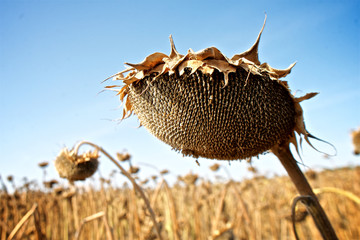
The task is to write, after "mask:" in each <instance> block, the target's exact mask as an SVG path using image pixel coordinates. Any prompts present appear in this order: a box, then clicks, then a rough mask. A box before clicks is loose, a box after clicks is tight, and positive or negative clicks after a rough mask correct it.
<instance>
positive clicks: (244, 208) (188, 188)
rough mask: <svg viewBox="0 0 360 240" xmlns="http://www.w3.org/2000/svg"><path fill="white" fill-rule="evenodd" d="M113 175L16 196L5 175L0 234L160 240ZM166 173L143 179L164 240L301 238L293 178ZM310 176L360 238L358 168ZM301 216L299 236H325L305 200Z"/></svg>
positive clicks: (32, 188) (340, 229)
mask: <svg viewBox="0 0 360 240" xmlns="http://www.w3.org/2000/svg"><path fill="white" fill-rule="evenodd" d="M133 170H134V169H133ZM135 170H136V169H135ZM213 170H215V171H216V167H214V169H213ZM133 172H136V171H133ZM114 174H117V173H115V172H114ZM114 174H113V175H110V176H109V178H107V179H104V178H102V179H100V180H99V184H98V185H99V187H94V186H87V187H76V186H70V187H60V186H57V184H56V183H55V181H54V182H53V184H54V186H50V185H52V183H51V181H50V182H46V186H44V187H37V185H36V184H34V183H33V182H28V183H25V185H23V186H16V187H15V188H16V191H15V192H14V193H11V194H10V193H7V191H6V186H7V188H8V189H9V190H10V189H11V182H12V179H11V177H8V179H4V177H3V178H2V190H1V193H0V194H1V195H0V196H1V200H0V239H1V240H5V239H64V240H67V239H157V238H156V234H155V230H154V227H153V222H152V221H151V218H150V214H149V211H148V210H147V208H146V205H145V202H144V200H143V199H142V198H141V197H140V196H139V194H138V192H136V191H135V190H134V189H133V188H132V186H131V185H130V184H127V183H125V181H124V182H123V183H124V184H123V185H122V186H121V187H119V182H118V181H119V180H118V179H119V178H117V179H116V180H115V178H114ZM137 174H140V173H133V176H136V175H137ZM166 176H167V175H166V171H164V172H161V173H159V175H158V176H153V177H152V178H150V179H149V180H148V181H149V182H148V183H145V182H143V183H142V188H143V190H144V192H145V195H146V196H147V198H148V199H149V202H150V205H151V207H152V209H153V210H154V213H155V216H156V220H157V222H158V225H159V229H160V232H161V237H162V239H201V240H202V239H217V240H220V239H223V240H225V239H226V240H230V239H256V240H257V239H295V236H294V233H293V223H292V217H291V209H292V202H293V199H294V198H295V197H296V196H297V193H296V190H295V187H294V186H293V183H292V182H291V181H290V179H289V178H288V177H274V178H270V179H269V178H265V177H263V176H256V177H254V178H252V179H248V180H244V181H241V182H235V181H231V180H230V181H228V182H225V183H224V182H210V181H207V180H204V179H202V178H201V177H198V176H197V175H193V174H188V175H186V176H180V177H179V178H178V181H177V182H176V183H175V184H173V185H171V186H169V184H168V183H167V181H166ZM306 176H307V177H308V179H309V181H310V184H311V185H312V187H313V188H314V189H315V192H317V193H318V196H319V199H320V202H321V204H322V206H323V207H324V209H325V211H326V213H327V215H328V217H329V218H330V221H331V223H332V224H333V226H334V228H335V231H336V233H337V235H338V237H339V238H340V239H360V228H359V226H360V202H357V201H359V198H358V197H359V196H360V167H354V168H342V169H335V170H324V171H322V172H314V171H308V172H306ZM121 179H122V178H121ZM115 181H117V182H116V183H115ZM150 182H153V183H154V184H150ZM120 184H122V183H120ZM139 184H140V182H139ZM148 185H154V186H155V187H148ZM295 219H296V230H297V233H298V235H299V237H300V239H321V235H320V234H319V233H318V230H317V228H316V226H315V224H314V222H313V220H312V218H311V216H307V214H306V211H305V208H304V207H303V206H302V204H301V203H300V202H299V203H298V204H297V207H296V214H295Z"/></svg>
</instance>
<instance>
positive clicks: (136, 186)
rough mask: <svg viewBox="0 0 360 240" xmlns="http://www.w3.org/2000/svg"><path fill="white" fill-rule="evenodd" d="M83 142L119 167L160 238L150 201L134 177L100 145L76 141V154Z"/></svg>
mask: <svg viewBox="0 0 360 240" xmlns="http://www.w3.org/2000/svg"><path fill="white" fill-rule="evenodd" d="M85 144H87V145H90V146H92V147H94V148H96V149H97V150H98V151H100V152H102V153H103V154H104V155H105V156H106V157H107V158H108V159H110V160H111V161H112V162H113V163H114V164H115V165H116V166H117V167H118V168H119V169H120V171H121V173H122V174H124V175H125V176H126V177H127V178H128V179H129V180H130V182H131V183H132V185H133V187H134V188H135V189H136V191H137V192H138V193H139V194H140V196H141V198H142V199H143V200H144V202H145V204H146V207H147V209H148V211H149V212H150V218H151V220H152V222H153V224H154V228H155V231H156V235H157V237H158V239H160V240H161V239H162V237H161V234H160V229H159V225H158V224H157V222H156V218H155V213H154V211H153V209H152V208H151V206H150V202H149V200H148V199H147V197H146V196H145V193H144V191H143V190H142V189H141V187H140V186H139V185H138V184H137V183H136V181H135V179H134V178H133V177H132V176H131V175H130V174H129V173H128V172H127V171H126V170H125V169H124V168H123V167H122V166H121V165H120V164H119V163H118V162H117V161H116V160H115V159H114V158H113V157H112V156H111V155H110V154H109V153H107V152H106V151H105V150H104V149H103V148H101V147H100V146H98V145H96V144H94V143H91V142H87V141H82V142H80V143H78V144H77V145H76V146H75V148H74V152H75V154H76V156H77V155H78V151H79V148H80V147H81V146H82V145H85Z"/></svg>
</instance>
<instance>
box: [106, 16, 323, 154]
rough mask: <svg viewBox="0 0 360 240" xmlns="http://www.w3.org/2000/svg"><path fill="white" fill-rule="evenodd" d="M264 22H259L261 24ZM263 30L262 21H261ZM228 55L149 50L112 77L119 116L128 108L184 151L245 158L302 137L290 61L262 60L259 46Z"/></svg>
mask: <svg viewBox="0 0 360 240" xmlns="http://www.w3.org/2000/svg"><path fill="white" fill-rule="evenodd" d="M264 25H265V22H264ZM263 28H264V26H263ZM263 28H262V29H261V31H260V33H259V35H258V38H257V40H256V42H255V44H254V45H253V46H252V47H251V48H250V49H249V50H247V51H245V52H243V53H241V54H236V55H234V56H233V57H232V58H228V57H226V56H225V55H224V54H222V53H221V52H220V51H219V50H218V49H217V48H215V47H210V48H206V49H204V50H201V51H199V52H194V51H192V50H191V49H190V50H189V51H188V52H187V54H185V55H182V54H180V53H178V52H177V50H176V48H175V45H174V42H173V39H172V37H171V36H170V43H171V53H170V55H166V54H163V53H159V52H157V53H153V54H151V55H149V56H148V57H146V58H145V59H144V61H142V62H141V63H139V64H130V63H126V64H127V65H129V66H130V68H128V69H126V70H124V71H122V72H120V73H118V74H116V75H115V77H114V80H120V81H122V83H123V85H122V86H121V85H119V86H118V85H112V86H107V88H116V87H120V88H118V89H117V91H118V95H119V96H120V100H121V101H123V102H124V110H123V118H126V117H129V116H130V115H131V114H132V113H133V112H134V113H135V114H136V115H137V116H138V118H139V120H140V123H141V125H143V126H144V127H145V128H147V129H148V130H149V131H150V132H151V133H152V134H153V135H155V136H156V137H157V138H159V139H160V140H162V141H164V142H165V143H167V144H169V145H170V146H172V147H173V148H174V149H175V150H178V151H180V152H181V153H183V154H184V155H190V156H194V157H205V158H210V159H223V160H234V159H246V158H249V157H252V156H257V155H258V154H260V153H263V152H265V151H267V150H270V149H271V148H272V147H273V146H275V145H276V144H279V143H280V142H283V141H290V142H292V143H294V144H295V145H296V146H297V144H296V139H295V132H297V133H298V134H303V135H304V136H305V139H306V140H307V137H308V133H307V131H306V130H305V126H304V122H303V114H302V109H301V106H300V104H299V103H300V102H301V101H303V100H305V99H308V98H311V97H313V96H315V95H316V93H311V94H307V95H305V96H304V97H300V98H296V97H294V96H293V95H292V94H291V92H290V89H289V87H288V84H287V82H286V81H282V80H280V79H281V78H283V77H285V76H286V75H287V74H289V73H290V71H291V69H292V68H293V66H294V65H295V64H292V65H290V66H289V67H288V68H287V69H284V70H279V69H275V68H272V67H270V65H269V64H267V63H260V61H259V59H258V46H259V41H260V37H261V34H262V31H263Z"/></svg>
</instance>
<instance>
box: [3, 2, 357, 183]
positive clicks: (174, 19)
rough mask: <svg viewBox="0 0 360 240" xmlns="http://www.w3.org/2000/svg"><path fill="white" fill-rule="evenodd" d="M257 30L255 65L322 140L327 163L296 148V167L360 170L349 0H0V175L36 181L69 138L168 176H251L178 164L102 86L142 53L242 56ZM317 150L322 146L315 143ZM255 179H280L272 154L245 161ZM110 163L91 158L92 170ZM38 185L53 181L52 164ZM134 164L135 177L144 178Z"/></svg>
mask: <svg viewBox="0 0 360 240" xmlns="http://www.w3.org/2000/svg"><path fill="white" fill-rule="evenodd" d="M265 12H266V14H267V17H268V18H267V24H266V27H265V30H264V32H263V36H262V39H261V42H260V47H259V57H260V61H262V62H268V63H269V64H270V65H271V66H272V67H275V68H286V67H288V66H289V65H290V64H291V63H293V62H295V61H297V65H296V66H295V68H294V69H293V71H292V73H291V74H290V75H289V76H287V77H286V80H287V81H288V82H289V85H290V87H291V89H292V90H293V91H297V94H298V95H301V94H305V93H307V92H313V91H316V92H320V94H319V95H318V96H316V97H315V98H313V99H311V100H308V101H306V102H303V104H302V106H303V109H304V115H305V121H306V124H307V128H308V130H309V131H310V132H311V133H312V134H314V135H315V136H317V137H319V138H321V139H324V140H326V141H329V142H331V143H332V144H334V145H335V146H336V148H337V156H335V157H332V158H329V159H326V158H324V157H323V155H322V154H321V153H318V152H316V151H315V150H313V149H311V148H309V147H308V146H306V144H304V147H303V155H302V159H303V162H304V164H305V165H307V166H309V167H311V168H314V169H320V168H323V167H326V168H333V167H339V166H348V165H359V162H360V158H359V157H355V156H353V155H352V146H351V140H350V137H349V133H350V131H351V129H354V128H357V127H358V126H359V125H360V111H359V110H360V106H359V105H360V72H359V71H360V70H359V69H360V36H359V33H360V23H359V14H358V13H359V12H360V4H359V1H357V0H355V1H272V2H271V3H270V1H65V0H62V1H60V0H58V1H57V0H53V1H34V0H27V1H14V0H12V1H4V0H0V89H1V93H0V113H1V114H0V116H1V118H0V121H1V124H0V151H1V160H0V161H1V162H0V163H1V164H0V165H1V167H0V174H1V175H2V176H3V177H6V176H8V175H10V174H12V175H14V176H15V177H16V179H18V180H19V179H20V178H22V177H24V176H26V177H27V178H28V179H33V178H36V179H41V174H42V172H41V170H40V169H39V168H38V166H37V163H39V162H42V161H49V162H50V163H52V161H53V160H54V159H55V157H56V156H57V154H58V152H59V151H60V150H61V148H63V147H64V146H68V147H72V146H73V145H74V144H75V143H76V142H78V141H80V140H88V141H91V142H94V143H96V144H98V145H100V146H102V147H103V148H105V149H106V150H107V151H108V152H110V153H111V154H113V155H115V153H116V152H119V151H123V150H124V149H126V150H128V151H129V152H130V153H131V154H132V156H133V159H132V160H133V163H134V164H141V163H147V164H152V165H154V166H156V167H157V168H159V169H160V170H162V169H168V170H170V172H172V173H173V176H174V175H178V174H186V173H188V172H189V171H192V172H193V173H198V174H200V175H201V176H204V177H211V176H213V173H211V172H210V170H209V169H208V166H210V165H211V164H213V163H215V162H218V163H221V164H222V165H224V166H225V167H227V168H228V169H229V170H230V173H231V175H232V176H233V177H234V178H236V179H241V178H243V177H249V176H251V174H250V173H248V172H247V170H246V168H247V166H248V165H247V164H246V163H245V162H239V161H235V162H231V165H229V163H228V162H219V161H214V160H206V159H199V162H200V167H199V166H197V164H196V163H195V161H194V159H192V158H183V157H182V156H181V155H180V154H178V153H176V152H174V151H172V150H171V148H170V147H169V146H167V145H165V144H164V143H162V142H160V141H159V140H157V139H156V138H155V137H153V136H151V135H150V134H149V133H147V131H146V130H145V129H144V128H139V129H138V128H137V126H138V122H137V119H136V117H134V116H133V117H131V118H130V119H127V120H125V121H122V122H119V121H117V119H119V118H120V117H121V114H122V109H121V107H120V102H119V99H118V97H117V96H115V94H114V93H113V92H103V93H100V94H99V92H100V91H101V90H102V89H103V87H104V86H105V84H101V81H102V80H103V79H105V78H107V77H108V76H111V75H112V74H114V73H116V72H119V71H121V70H123V69H124V64H123V63H124V62H131V63H136V62H140V61H142V60H143V59H144V57H145V56H147V55H149V54H151V53H153V52H164V53H166V54H168V53H169V52H170V44H169V39H168V37H169V35H170V34H172V35H173V38H174V41H175V44H176V47H177V50H178V51H179V52H180V53H186V51H187V50H188V49H189V48H192V49H193V50H195V51H197V50H200V49H203V48H206V47H210V46H215V47H217V48H219V49H220V50H221V51H222V52H223V53H224V54H226V55H228V56H232V55H234V54H236V53H240V52H243V51H245V50H247V49H248V48H249V47H250V46H251V45H252V44H253V43H254V41H255V39H256V37H257V34H258V32H259V31H260V29H261V27H262V23H263V20H264V16H265V14H264V13H265ZM314 145H315V146H317V147H319V149H321V150H323V151H327V152H329V153H332V152H333V151H332V149H331V148H329V147H328V146H326V145H324V144H322V143H320V142H316V141H315V142H314ZM253 165H254V166H255V167H257V168H258V169H259V170H260V171H261V172H262V173H270V174H272V173H279V174H282V173H284V170H283V169H282V167H281V165H280V163H279V162H278V160H277V159H276V158H275V157H273V156H272V155H271V154H267V155H265V156H260V158H259V159H258V160H257V159H254V161H253ZM113 168H114V166H113V165H112V164H111V163H110V162H109V161H107V160H106V159H105V157H102V158H101V165H100V171H101V173H102V174H103V175H105V176H106V175H107V174H108V172H109V171H111V169H113ZM48 171H49V173H48V178H49V179H50V178H57V174H56V172H55V168H54V166H53V164H51V166H50V167H49V170H48ZM154 173H155V172H154V170H153V169H151V168H149V167H146V166H143V167H142V169H141V172H140V177H141V178H145V177H146V176H148V175H150V174H154Z"/></svg>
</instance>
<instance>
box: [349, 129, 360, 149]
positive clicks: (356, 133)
mask: <svg viewBox="0 0 360 240" xmlns="http://www.w3.org/2000/svg"><path fill="white" fill-rule="evenodd" d="M351 138H352V143H353V146H354V154H355V155H359V154H360V127H359V128H358V129H357V130H353V131H352V132H351Z"/></svg>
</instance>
